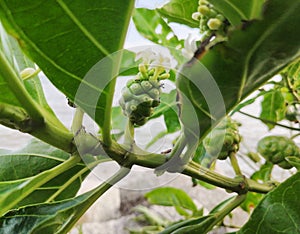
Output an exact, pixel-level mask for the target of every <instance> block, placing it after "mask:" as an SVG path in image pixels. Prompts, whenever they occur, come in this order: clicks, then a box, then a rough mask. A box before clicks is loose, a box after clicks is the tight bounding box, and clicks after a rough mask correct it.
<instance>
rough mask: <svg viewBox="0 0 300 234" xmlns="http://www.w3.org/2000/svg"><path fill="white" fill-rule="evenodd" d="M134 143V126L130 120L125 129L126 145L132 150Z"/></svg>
mask: <svg viewBox="0 0 300 234" xmlns="http://www.w3.org/2000/svg"><path fill="white" fill-rule="evenodd" d="M133 143H134V125H133V123H132V122H131V121H130V119H129V118H128V119H127V124H126V127H125V133H124V145H126V146H127V147H128V148H129V149H131V147H132V144H133Z"/></svg>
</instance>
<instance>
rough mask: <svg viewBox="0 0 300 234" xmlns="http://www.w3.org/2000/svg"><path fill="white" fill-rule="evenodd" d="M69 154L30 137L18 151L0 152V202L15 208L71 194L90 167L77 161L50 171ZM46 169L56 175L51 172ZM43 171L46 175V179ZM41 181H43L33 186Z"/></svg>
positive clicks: (61, 198) (62, 197) (57, 199)
mask: <svg viewBox="0 0 300 234" xmlns="http://www.w3.org/2000/svg"><path fill="white" fill-rule="evenodd" d="M69 157H70V155H69V154H67V153H65V152H64V151H61V150H59V149H57V148H54V147H52V146H50V145H48V144H45V143H43V142H40V141H37V140H32V141H31V142H30V143H29V144H28V145H27V146H26V147H25V148H23V149H21V150H17V151H12V152H9V151H6V152H5V153H4V152H3V153H2V154H1V155H0V188H1V190H2V196H1V199H0V200H1V202H0V203H1V204H3V205H5V207H6V206H8V207H10V208H17V207H20V206H24V205H28V204H35V203H41V202H45V201H48V200H49V199H50V200H51V201H59V200H63V199H66V198H71V197H74V196H75V195H76V193H77V192H78V190H79V188H80V186H81V182H82V181H83V180H84V178H85V177H86V176H87V174H88V173H89V172H90V169H89V168H88V167H87V166H86V165H84V164H82V163H78V164H77V165H73V166H72V167H70V168H69V169H66V170H65V171H61V172H59V171H55V170H54V168H55V167H57V166H59V165H60V164H62V163H63V162H65V161H66V160H67V159H68V158H69ZM86 159H87V158H86ZM47 170H50V171H53V172H52V173H56V174H53V175H51V174H50V172H47ZM43 173H44V174H46V175H49V179H47V177H46V176H45V175H43ZM42 180H43V181H44V183H41V184H39V185H37V184H38V183H40V181H42ZM45 182H47V183H45ZM27 184H31V185H33V187H32V188H31V187H30V186H29V185H27ZM15 186H17V187H15ZM20 191H22V193H20ZM16 196H17V197H16ZM2 199H4V200H2ZM2 202H3V203H2ZM10 202H11V205H9V203H10ZM0 207H1V205H0ZM2 208H3V207H2Z"/></svg>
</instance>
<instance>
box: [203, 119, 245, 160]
mask: <svg viewBox="0 0 300 234" xmlns="http://www.w3.org/2000/svg"><path fill="white" fill-rule="evenodd" d="M239 126H240V124H239V123H238V122H236V121H234V120H232V119H230V118H226V119H224V120H223V121H222V122H221V123H219V124H218V125H217V126H216V127H215V128H214V129H213V130H212V131H211V133H210V134H209V135H208V136H207V137H205V139H204V141H203V144H204V147H205V149H206V152H207V153H209V154H210V155H212V156H218V159H220V160H225V159H226V158H227V157H228V156H229V155H230V154H231V153H236V152H237V151H238V150H239V144H240V142H241V139H242V138H241V136H240V134H239V132H238V127H239ZM221 147H222V148H221ZM220 148H221V151H220Z"/></svg>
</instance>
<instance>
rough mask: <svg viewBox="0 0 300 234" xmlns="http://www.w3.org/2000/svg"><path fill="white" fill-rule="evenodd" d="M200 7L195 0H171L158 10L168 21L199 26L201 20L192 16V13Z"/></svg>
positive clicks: (193, 26)
mask: <svg viewBox="0 0 300 234" xmlns="http://www.w3.org/2000/svg"><path fill="white" fill-rule="evenodd" d="M197 9H198V2H197V1H195V0H171V1H169V2H168V3H167V4H165V5H163V6H162V7H161V8H158V9H157V11H158V12H159V14H161V15H162V16H163V17H165V18H167V19H168V22H176V23H180V24H185V25H187V26H189V27H192V28H198V27H199V22H197V21H196V20H194V19H193V18H192V14H193V13H194V12H196V11H197Z"/></svg>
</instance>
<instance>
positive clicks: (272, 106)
mask: <svg viewBox="0 0 300 234" xmlns="http://www.w3.org/2000/svg"><path fill="white" fill-rule="evenodd" d="M261 107H262V111H261V114H260V118H262V119H265V120H270V121H272V122H274V123H277V122H279V121H280V120H282V119H284V117H285V115H284V114H285V111H286V106H285V101H284V97H283V96H282V94H281V92H280V91H278V90H274V91H273V92H270V93H267V94H265V95H264V100H263V101H262V103H261ZM266 125H267V126H268V127H269V129H272V128H274V126H275V125H274V124H270V123H266Z"/></svg>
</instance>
